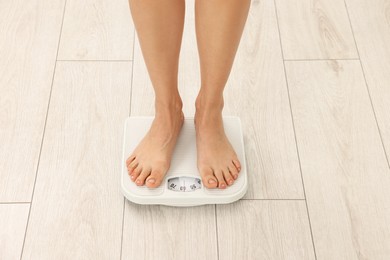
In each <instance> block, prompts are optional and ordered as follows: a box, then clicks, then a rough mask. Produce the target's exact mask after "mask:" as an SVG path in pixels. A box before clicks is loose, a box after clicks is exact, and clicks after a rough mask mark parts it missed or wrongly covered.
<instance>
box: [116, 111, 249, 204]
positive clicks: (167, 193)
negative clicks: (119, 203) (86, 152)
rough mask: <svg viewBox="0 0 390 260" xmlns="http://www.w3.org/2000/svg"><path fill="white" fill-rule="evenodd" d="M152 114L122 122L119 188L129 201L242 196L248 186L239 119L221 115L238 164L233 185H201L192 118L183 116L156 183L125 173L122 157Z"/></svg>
mask: <svg viewBox="0 0 390 260" xmlns="http://www.w3.org/2000/svg"><path fill="white" fill-rule="evenodd" d="M153 118H154V117H152V116H131V117H128V118H127V119H126V121H125V126H124V137H123V153H122V158H121V167H122V168H121V169H122V172H121V191H122V193H123V195H124V196H125V197H126V198H127V199H128V200H129V201H131V202H133V203H137V204H144V205H153V204H156V205H166V206H178V207H188V206H199V205H206V204H225V203H231V202H234V201H236V200H239V199H240V198H242V197H243V196H244V195H245V193H246V191H247V188H248V181H247V171H246V161H245V151H244V139H243V135H242V127H241V120H240V118H239V117H237V116H223V124H224V129H225V133H226V136H227V137H228V139H229V141H230V143H231V144H232V146H233V148H234V150H235V152H236V154H237V157H238V159H239V160H240V163H241V171H240V173H239V175H238V178H237V179H236V180H235V181H234V184H233V185H228V186H227V187H226V189H219V188H215V189H208V188H207V187H206V186H204V185H203V183H202V179H201V177H200V175H199V171H198V168H197V152H196V151H197V149H196V132H195V125H194V117H193V116H192V117H185V119H184V124H183V126H182V129H181V131H180V133H179V136H178V139H177V142H176V146H175V149H174V151H173V154H172V160H171V163H170V167H169V169H168V172H167V173H166V175H165V176H164V179H163V180H162V182H161V184H160V186H158V187H157V188H148V187H147V186H146V185H143V186H137V185H136V184H135V183H134V182H133V181H132V180H131V179H130V176H129V174H128V172H127V167H126V160H127V158H128V157H129V155H130V154H131V153H132V152H133V151H134V149H135V147H136V146H137V145H138V144H139V142H140V141H141V140H142V138H143V137H144V136H145V134H146V133H147V132H148V130H149V129H150V126H151V124H152V122H153Z"/></svg>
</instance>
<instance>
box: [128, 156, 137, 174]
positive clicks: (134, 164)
mask: <svg viewBox="0 0 390 260" xmlns="http://www.w3.org/2000/svg"><path fill="white" fill-rule="evenodd" d="M138 165H139V163H138V160H137V159H136V160H134V161H132V162H131V163H130V164H129V165H128V166H127V169H128V170H129V173H130V174H131V173H132V171H134V169H135V168H136V167H137V166H138Z"/></svg>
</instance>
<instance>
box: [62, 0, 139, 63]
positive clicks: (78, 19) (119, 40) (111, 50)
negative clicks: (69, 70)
mask: <svg viewBox="0 0 390 260" xmlns="http://www.w3.org/2000/svg"><path fill="white" fill-rule="evenodd" d="M133 42H134V26H133V22H132V20H131V16H130V9H129V4H128V1H126V0H122V1H110V0H84V1H77V0H67V2H66V12H65V18H64V25H63V29H62V35H61V45H60V49H59V53H58V59H59V60H132V59H133V57H132V54H133Z"/></svg>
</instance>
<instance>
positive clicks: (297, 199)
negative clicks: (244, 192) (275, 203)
mask: <svg viewBox="0 0 390 260" xmlns="http://www.w3.org/2000/svg"><path fill="white" fill-rule="evenodd" d="M241 200H248V201H251V200H254V201H256V200H265V201H268V200H282V201H285V200H294V201H296V200H298V201H299V200H302V201H304V200H306V199H241Z"/></svg>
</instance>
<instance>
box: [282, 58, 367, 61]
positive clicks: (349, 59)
mask: <svg viewBox="0 0 390 260" xmlns="http://www.w3.org/2000/svg"><path fill="white" fill-rule="evenodd" d="M332 60H335V61H338V60H347V61H348V60H359V58H350V59H348V58H341V59H283V61H332Z"/></svg>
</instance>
